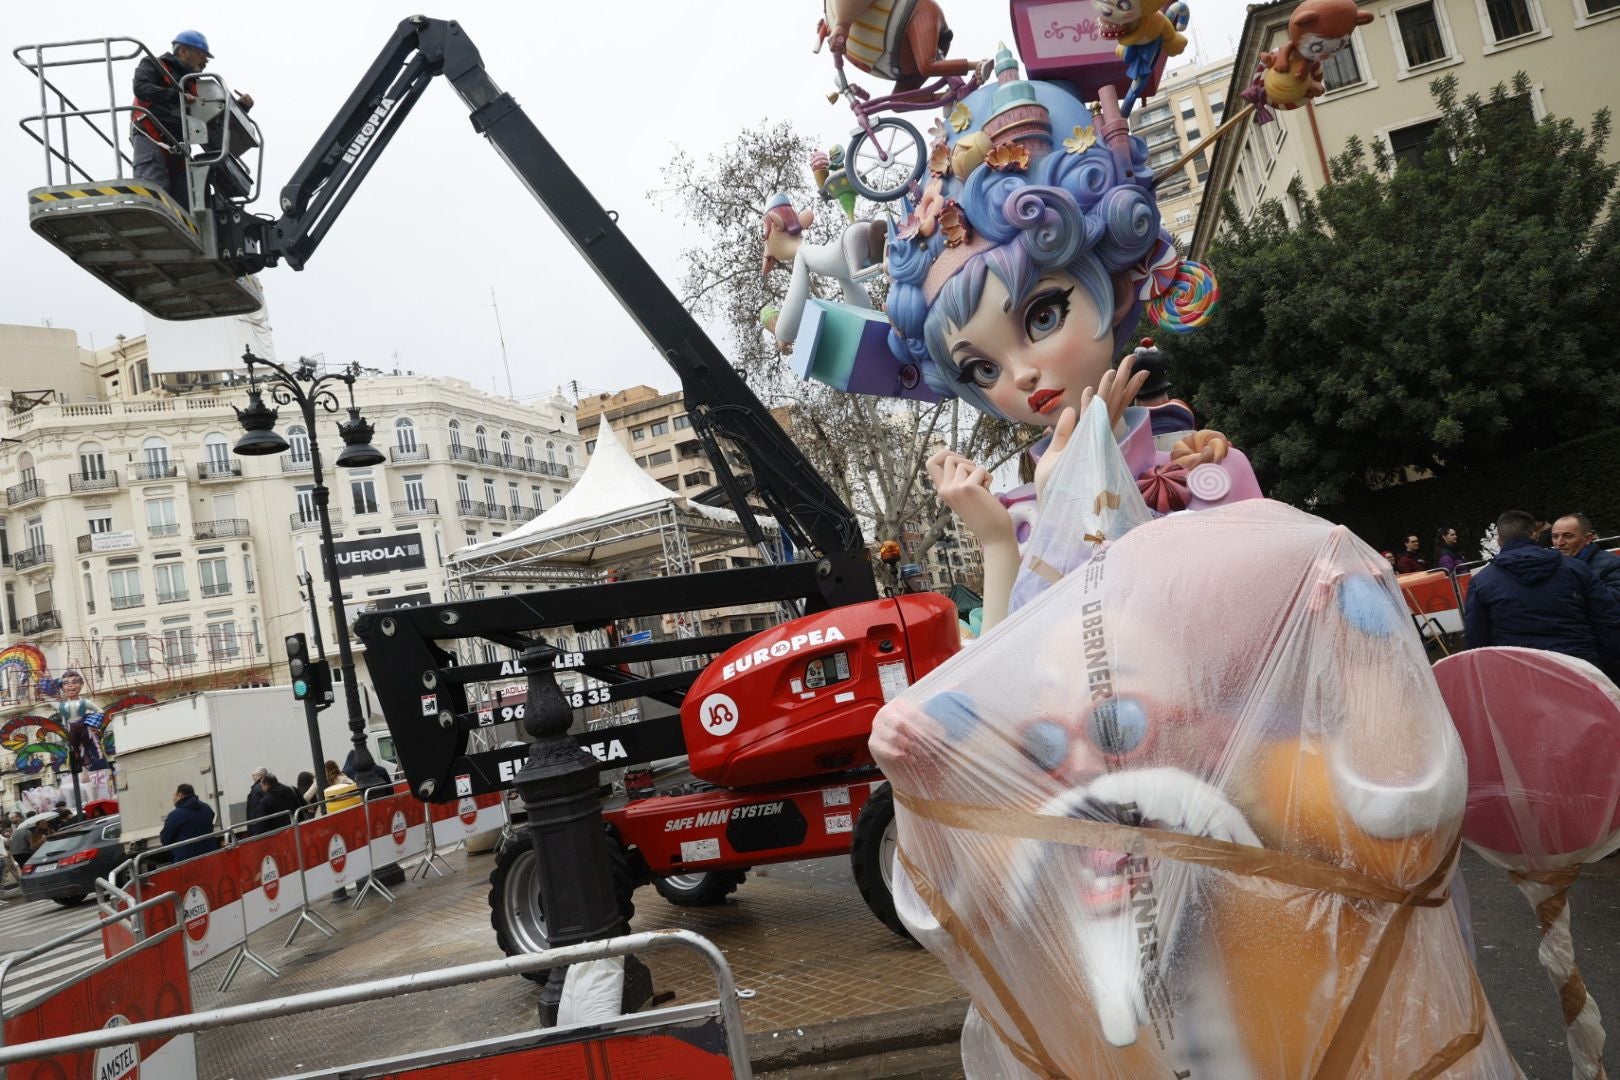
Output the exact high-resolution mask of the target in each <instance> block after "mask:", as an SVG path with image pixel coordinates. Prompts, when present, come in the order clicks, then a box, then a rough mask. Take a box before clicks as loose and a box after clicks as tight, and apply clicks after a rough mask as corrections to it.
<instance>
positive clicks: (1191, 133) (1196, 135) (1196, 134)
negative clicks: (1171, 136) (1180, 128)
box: [1187, 124, 1204, 145]
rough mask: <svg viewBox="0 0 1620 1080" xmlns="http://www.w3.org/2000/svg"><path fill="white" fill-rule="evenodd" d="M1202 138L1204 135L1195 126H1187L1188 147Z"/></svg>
mask: <svg viewBox="0 0 1620 1080" xmlns="http://www.w3.org/2000/svg"><path fill="white" fill-rule="evenodd" d="M1203 137H1204V133H1203V132H1202V131H1201V130H1199V128H1198V125H1197V124H1188V125H1187V143H1188V145H1191V144H1193V143H1196V142H1197V141H1198V140H1199V139H1202V138H1203Z"/></svg>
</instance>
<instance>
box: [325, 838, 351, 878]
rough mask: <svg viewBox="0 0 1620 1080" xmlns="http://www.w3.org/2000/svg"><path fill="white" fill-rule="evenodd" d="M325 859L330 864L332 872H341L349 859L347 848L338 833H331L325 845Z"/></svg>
mask: <svg viewBox="0 0 1620 1080" xmlns="http://www.w3.org/2000/svg"><path fill="white" fill-rule="evenodd" d="M326 861H327V862H329V863H331V864H332V873H334V874H341V873H343V867H344V865H345V864H347V863H348V861H349V849H348V847H346V846H345V845H344V843H343V837H342V836H341V835H339V834H338V833H333V834H332V839H331V841H330V842H329V843H328V844H327V845H326Z"/></svg>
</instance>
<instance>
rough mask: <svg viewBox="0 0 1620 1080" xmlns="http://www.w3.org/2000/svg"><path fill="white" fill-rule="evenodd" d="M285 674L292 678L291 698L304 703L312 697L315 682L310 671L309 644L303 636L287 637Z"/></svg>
mask: <svg viewBox="0 0 1620 1080" xmlns="http://www.w3.org/2000/svg"><path fill="white" fill-rule="evenodd" d="M287 672H288V674H290V675H291V676H292V691H293V697H295V698H297V699H298V700H299V701H306V700H308V699H309V698H311V697H313V696H314V691H315V680H314V678H313V677H312V672H311V671H310V660H309V642H308V640H306V639H305V637H304V635H303V634H288V635H287ZM317 700H318V699H317Z"/></svg>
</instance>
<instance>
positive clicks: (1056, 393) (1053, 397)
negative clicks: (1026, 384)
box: [1029, 390, 1063, 413]
mask: <svg viewBox="0 0 1620 1080" xmlns="http://www.w3.org/2000/svg"><path fill="white" fill-rule="evenodd" d="M1062 396H1063V391H1061V390H1037V391H1035V392H1034V393H1033V394H1031V395H1029V408H1030V411H1031V412H1038V413H1044V412H1047V411H1048V410H1050V409H1051V408H1052V406H1053V405H1054V404H1055V403H1056V402H1057V400H1058V398H1060V397H1062Z"/></svg>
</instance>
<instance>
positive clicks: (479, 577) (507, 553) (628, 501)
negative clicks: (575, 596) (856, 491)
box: [450, 420, 779, 588]
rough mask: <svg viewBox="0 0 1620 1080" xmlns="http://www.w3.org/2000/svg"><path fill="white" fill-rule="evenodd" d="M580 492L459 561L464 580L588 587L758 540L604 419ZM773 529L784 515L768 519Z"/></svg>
mask: <svg viewBox="0 0 1620 1080" xmlns="http://www.w3.org/2000/svg"><path fill="white" fill-rule="evenodd" d="M597 430H598V435H597V440H596V449H595V451H594V452H593V453H592V454H591V458H590V461H589V462H588V463H587V464H586V466H585V472H584V473H583V474H582V475H581V476H580V478H579V481H578V483H576V484H575V485H574V487H573V489H572V490H571V491H569V492H568V493H567V494H566V495H564V496H563V497H562V498H561V499H559V500H558V501H557V504H556V505H555V506H553V507H552V508H551V509H549V510H547V511H545V512H544V513H542V514H540V515H539V516H538V517H536V518H534V519H533V520H531V521H529V522H526V523H525V524H524V525H523V526H522V527H521V528H518V529H515V530H513V531H512V532H510V533H508V534H506V535H505V536H502V537H500V538H499V539H496V540H489V541H486V542H484V543H481V544H469V545H467V546H466V547H463V548H461V549H459V550H458V551H456V552H455V553H454V554H453V555H451V557H450V572H451V576H452V577H453V578H454V579H456V581H457V583H458V584H459V585H462V586H465V585H469V584H473V583H477V582H498V583H502V584H512V585H518V584H521V585H524V586H527V587H530V588H533V587H537V586H542V585H584V584H588V583H591V582H594V581H600V580H602V579H603V578H604V577H606V576H607V574H608V573H609V572H610V571H611V572H613V573H614V574H615V575H616V576H617V577H618V578H620V579H627V578H643V577H660V576H664V575H668V574H684V573H690V572H692V571H693V569H695V563H696V560H698V559H701V558H703V557H705V556H708V555H713V554H717V553H720V552H725V551H730V550H733V549H735V548H738V547H743V546H746V545H747V544H748V537H747V535H746V534H745V533H744V532H743V529H742V525H741V522H740V521H739V520H738V518H737V515H736V513H735V512H734V511H732V510H729V509H726V508H723V507H718V506H709V505H706V504H704V503H700V502H695V501H693V500H691V499H687V498H685V497H684V496H682V495H679V494H677V493H675V492H673V491H670V490H669V489H668V488H666V487H664V485H662V484H660V483H659V482H658V481H656V480H654V479H653V478H652V477H651V476H649V475H647V473H646V472H644V471H643V470H642V468H641V466H639V465H637V464H636V463H635V460H634V459H633V458H632V457H631V456H630V454H629V452H628V451H627V450H625V448H624V445H623V444H622V443H620V442H619V439H618V437H617V436H616V435H615V434H614V432H613V429H612V428H611V427H609V426H608V424H607V422H606V421H605V420H604V421H603V423H602V424H601V425H600V426H599V427H598V429H597ZM758 519H759V523H760V527H761V528H762V529H764V530H765V532H766V533H767V534H775V533H777V532H778V531H779V530H778V527H777V524H776V521H775V520H774V519H773V518H771V517H769V516H767V515H763V514H761V515H758Z"/></svg>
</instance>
